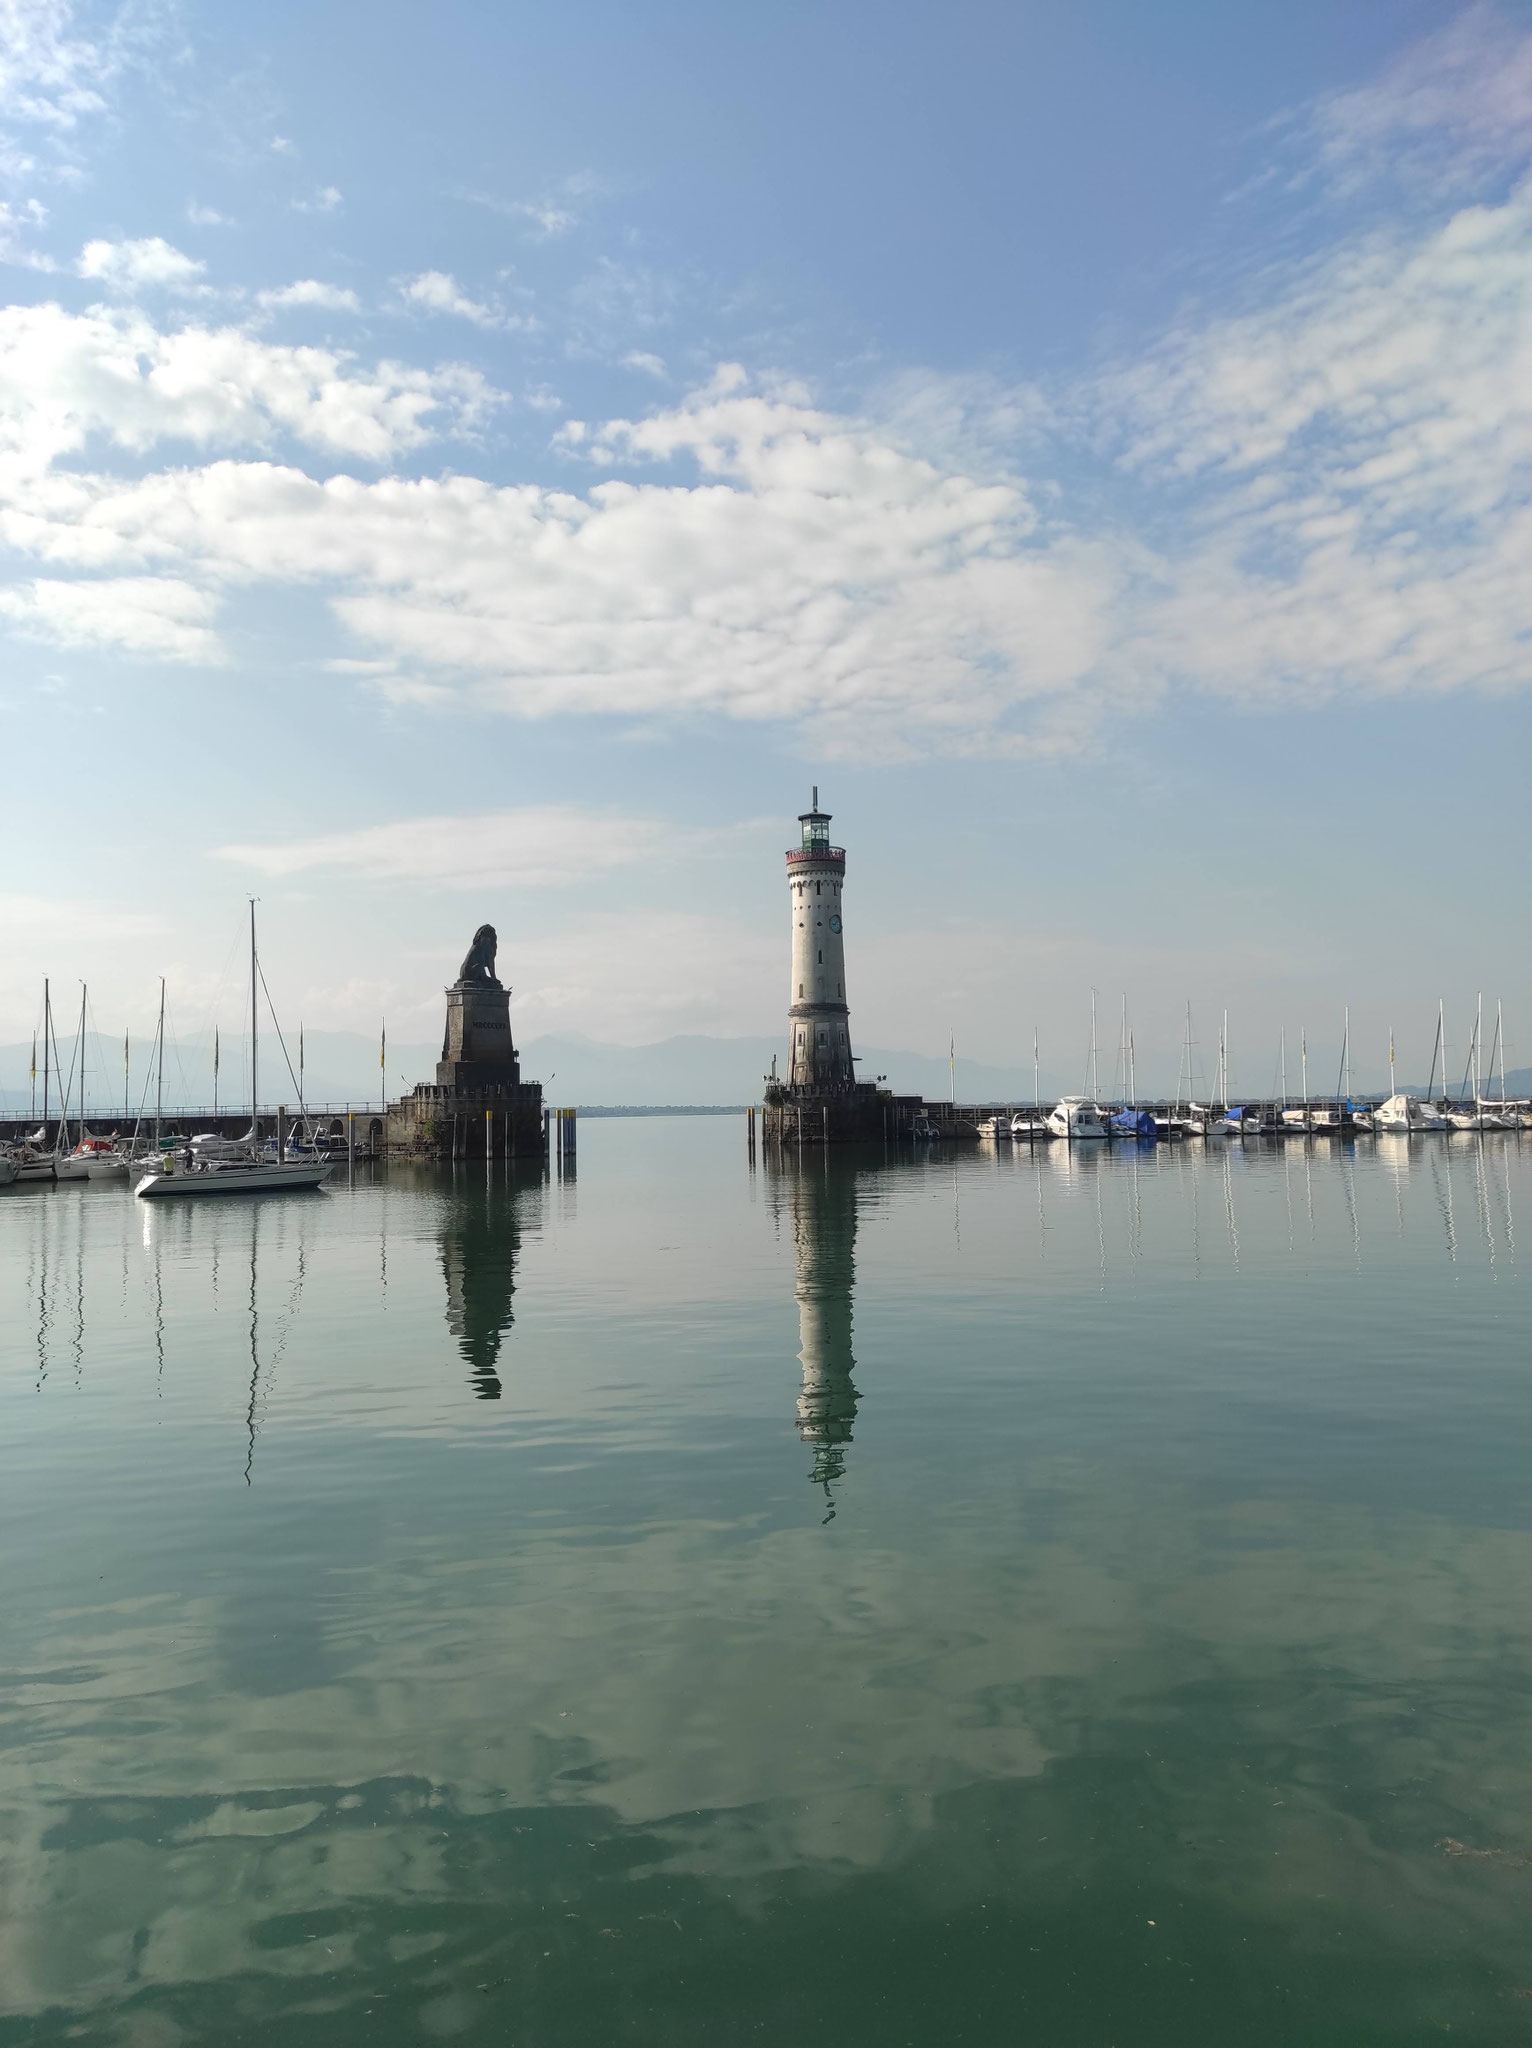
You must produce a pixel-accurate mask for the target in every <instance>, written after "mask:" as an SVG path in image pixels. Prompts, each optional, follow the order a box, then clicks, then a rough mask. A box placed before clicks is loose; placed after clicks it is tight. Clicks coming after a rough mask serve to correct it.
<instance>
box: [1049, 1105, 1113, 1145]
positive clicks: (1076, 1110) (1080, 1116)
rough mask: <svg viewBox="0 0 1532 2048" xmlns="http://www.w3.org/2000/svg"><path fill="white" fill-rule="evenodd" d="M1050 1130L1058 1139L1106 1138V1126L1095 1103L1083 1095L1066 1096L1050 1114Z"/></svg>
mask: <svg viewBox="0 0 1532 2048" xmlns="http://www.w3.org/2000/svg"><path fill="white" fill-rule="evenodd" d="M1048 1128H1049V1130H1050V1131H1051V1132H1052V1133H1053V1135H1054V1137H1056V1138H1068V1139H1070V1140H1071V1141H1073V1140H1075V1139H1077V1138H1104V1137H1105V1136H1106V1124H1105V1121H1104V1120H1103V1118H1102V1115H1101V1111H1100V1109H1099V1108H1098V1107H1097V1105H1096V1104H1095V1103H1094V1102H1087V1101H1086V1099H1085V1097H1084V1096H1083V1095H1065V1096H1063V1097H1062V1098H1061V1099H1060V1100H1059V1101H1058V1102H1057V1103H1055V1104H1054V1106H1053V1108H1052V1109H1050V1110H1049V1112H1048Z"/></svg>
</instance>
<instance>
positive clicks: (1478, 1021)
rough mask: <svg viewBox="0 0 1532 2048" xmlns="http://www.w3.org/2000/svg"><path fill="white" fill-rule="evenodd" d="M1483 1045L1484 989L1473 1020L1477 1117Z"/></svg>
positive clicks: (1474, 1086)
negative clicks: (1480, 1059) (1480, 1060)
mask: <svg viewBox="0 0 1532 2048" xmlns="http://www.w3.org/2000/svg"><path fill="white" fill-rule="evenodd" d="M1483 1044H1484V991H1483V989H1482V988H1481V989H1480V991H1479V1001H1478V1006H1477V1008H1476V1009H1475V1011H1474V1019H1473V1106H1474V1112H1475V1114H1476V1115H1477V1113H1478V1110H1479V1093H1480V1085H1481V1084H1480V1079H1479V1058H1480V1049H1481V1047H1482V1046H1483Z"/></svg>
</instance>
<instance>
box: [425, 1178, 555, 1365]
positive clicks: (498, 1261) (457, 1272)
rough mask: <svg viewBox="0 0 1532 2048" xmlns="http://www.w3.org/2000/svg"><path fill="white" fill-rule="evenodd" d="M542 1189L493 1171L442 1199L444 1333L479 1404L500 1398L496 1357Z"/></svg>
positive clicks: (465, 1180) (538, 1183)
mask: <svg viewBox="0 0 1532 2048" xmlns="http://www.w3.org/2000/svg"><path fill="white" fill-rule="evenodd" d="M540 1186H541V1180H540V1177H538V1178H535V1179H529V1178H527V1177H518V1176H517V1175H516V1172H515V1170H514V1168H512V1169H510V1170H509V1171H508V1170H507V1169H506V1168H504V1167H501V1168H499V1169H498V1170H497V1169H495V1168H493V1167H492V1168H491V1169H490V1171H489V1172H488V1173H486V1174H481V1175H476V1174H473V1173H471V1172H470V1173H467V1174H465V1175H464V1177H463V1178H462V1180H460V1181H458V1182H457V1184H456V1185H455V1186H454V1187H453V1189H452V1192H451V1194H450V1195H449V1196H448V1198H447V1203H446V1211H445V1215H444V1218H443V1223H442V1231H441V1261H442V1277H443V1278H444V1280H445V1281H446V1283H447V1328H448V1329H449V1330H450V1331H451V1332H452V1334H453V1336H454V1337H455V1338H456V1339H457V1346H458V1350H459V1352H460V1353H461V1355H462V1357H463V1359H464V1361H465V1363H466V1364H467V1367H468V1384H469V1386H470V1387H471V1388H472V1390H473V1392H474V1394H475V1395H476V1396H477V1398H478V1399H479V1400H481V1401H498V1400H499V1399H500V1392H501V1385H500V1352H501V1347H502V1345H503V1344H504V1342H505V1339H506V1337H507V1335H508V1333H509V1331H510V1328H511V1325H512V1323H514V1321H515V1320H516V1313H515V1306H514V1299H515V1294H516V1261H517V1258H518V1256H519V1254H520V1251H521V1232H522V1226H523V1222H524V1220H525V1204H526V1203H527V1202H528V1201H529V1200H532V1201H535V1200H536V1199H537V1197H538V1193H539V1191H540Z"/></svg>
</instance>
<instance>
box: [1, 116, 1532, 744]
mask: <svg viewBox="0 0 1532 2048" xmlns="http://www.w3.org/2000/svg"><path fill="white" fill-rule="evenodd" d="M1507 118H1508V117H1507ZM1454 204H1455V205H1456V211H1454V212H1444V211H1443V210H1442V208H1441V207H1440V206H1437V207H1436V209H1435V211H1434V213H1433V214H1432V216H1431V217H1430V218H1427V219H1424V220H1414V221H1412V220H1410V219H1409V218H1408V217H1407V216H1396V218H1395V220H1394V221H1393V223H1392V225H1391V226H1390V227H1389V229H1388V231H1387V232H1383V231H1372V232H1366V233H1362V232H1356V233H1353V234H1352V236H1351V237H1350V238H1349V239H1344V240H1341V241H1339V242H1336V243H1334V244H1333V245H1332V246H1331V247H1330V248H1329V249H1328V250H1327V251H1325V252H1323V253H1321V254H1319V255H1317V256H1314V257H1311V258H1310V259H1308V260H1306V261H1303V262H1294V263H1290V264H1289V265H1287V266H1286V267H1285V268H1276V267H1272V268H1268V269H1267V270H1266V271H1264V272H1263V273H1261V275H1260V277H1259V279H1258V281H1257V283H1256V284H1255V285H1254V286H1252V287H1249V288H1248V289H1247V293H1246V297H1245V300H1244V303H1243V304H1242V305H1241V307H1240V308H1239V310H1238V311H1237V312H1234V313H1230V312H1229V311H1228V310H1227V309H1226V307H1221V308H1220V309H1218V310H1217V311H1216V312H1214V313H1211V314H1210V313H1207V312H1205V311H1204V312H1200V313H1198V314H1196V315H1192V314H1188V315H1187V316H1186V317H1185V318H1184V319H1183V320H1182V321H1181V322H1180V323H1179V325H1178V326H1177V328H1176V329H1175V331H1174V332H1172V333H1170V334H1169V335H1167V336H1165V337H1164V339H1163V341H1162V342H1161V344H1160V345H1159V346H1157V347H1155V348H1152V349H1150V350H1148V351H1147V352H1145V353H1144V354H1143V355H1142V356H1140V358H1139V359H1138V360H1137V361H1134V362H1131V363H1126V364H1124V365H1122V366H1120V367H1119V368H1118V369H1116V370H1115V371H1113V372H1112V373H1111V374H1108V375H1104V376H1099V377H1096V378H1094V379H1092V380H1082V381H1081V382H1079V383H1077V384H1075V385H1073V386H1062V385H1061V386H1058V387H1055V389H1054V390H1053V391H1052V392H1051V393H1039V392H1038V391H1037V390H1035V389H1031V388H1025V387H1023V388H1018V389H1017V390H1015V391H1009V392H1008V391H1005V390H1002V389H999V388H996V387H993V386H991V385H988V384H986V383H984V382H983V381H982V380H970V382H969V383H968V384H967V385H966V386H965V385H959V384H957V383H954V382H953V381H952V380H942V379H925V380H922V379H918V378H915V377H907V378H906V379H904V380H903V381H902V384H901V386H900V387H899V389H898V391H897V393H895V394H894V397H893V401H892V403H891V405H890V407H889V409H888V416H886V417H884V418H878V417H875V416H871V415H869V416H856V415H853V414H850V413H846V412H832V411H828V410H825V409H823V408H821V407H819V406H816V404H815V403H814V402H813V400H812V398H811V396H810V395H809V394H808V393H806V392H805V391H803V390H801V389H799V388H796V387H793V386H790V385H787V384H784V383H770V382H766V381H762V380H759V379H753V378H751V377H749V376H747V375H746V374H745V372H744V371H742V370H739V369H729V370H725V371H723V372H721V373H720V374H719V375H718V376H717V377H716V378H715V379H714V380H713V381H712V382H711V383H710V384H709V385H708V386H706V387H705V388H704V389H702V390H700V391H697V392H694V393H693V394H692V395H691V396H689V397H688V398H686V399H684V400H682V401H680V402H677V403H670V404H664V405H660V406H658V407H656V409H654V410H653V411H651V412H649V413H647V414H645V415H643V416H641V417H634V418H631V419H617V420H609V421H606V422H596V423H591V422H569V423H568V424H567V425H566V426H565V427H564V428H563V429H561V430H560V433H559V434H558V436H557V437H556V448H557V450H558V451H559V452H560V453H561V454H562V455H563V456H564V457H565V458H567V459H568V460H569V461H570V463H571V464H572V465H575V466H577V470H578V473H579V474H580V475H581V476H582V477H583V478H586V479H588V482H585V483H582V484H581V486H580V487H579V488H576V489H565V490H555V489H551V488H548V487H547V486H546V485H543V484H538V483H532V482H524V483H511V484H496V483H492V482H489V481H487V480H483V479H480V478H477V477H473V476H463V475H451V474H439V475H436V476H433V477H426V478H409V477H402V476H387V477H384V478H382V479H380V480H376V481H371V482H368V481H362V480H360V479H358V478H356V477H352V476H345V475H339V476H330V477H328V478H327V479H324V480H320V479H318V478H316V477H313V476H310V475H308V474H306V473H305V472H304V471H303V470H302V469H301V468H298V467H296V466H279V465H278V464H277V463H276V462H274V461H269V460H259V461H254V460H246V459H242V458H243V456H244V454H245V453H246V452H247V451H249V450H250V449H252V448H253V449H255V450H256V451H260V452H263V451H266V450H269V449H270V448H271V447H272V446H273V444H274V443H275V442H277V441H278V440H279V439H281V438H283V437H291V438H292V439H295V440H297V441H299V442H301V443H303V444H305V445H307V446H309V447H314V448H321V449H324V450H325V451H326V452H327V453H338V454H342V455H345V456H351V457H357V458H365V459H367V460H372V461H380V462H394V461H397V460H399V459H400V458H402V457H404V456H407V455H408V454H409V453H410V452H411V451H412V450H414V449H416V448H418V447H419V446H420V445H422V444H423V442H424V441H425V440H426V439H427V438H428V436H429V435H430V434H431V433H432V432H433V431H440V430H441V429H443V428H444V427H448V426H451V425H454V424H457V425H464V424H471V422H472V420H473V419H474V418H475V417H476V416H477V415H478V414H479V413H480V412H482V410H483V408H484V407H485V406H487V405H488V404H489V403H491V402H492V394H490V393H489V392H488V391H487V389H486V387H485V386H484V385H483V384H482V382H480V381H478V380H476V379H474V378H473V377H472V375H471V373H469V372H467V371H461V370H455V369H449V370H443V371H436V372H431V373H427V372H419V371H411V370H406V369H403V368H402V367H401V366H399V365H394V364H385V365H381V366H379V367H378V368H377V369H376V370H372V371H367V370H364V369H362V368H361V367H360V366H359V365H357V364H356V363H355V362H354V361H353V360H352V359H351V358H350V357H347V356H344V355H341V354H338V353H335V352H332V351H326V350H313V349H309V350H300V349H288V350H282V349H274V348H270V347H268V346H267V345H265V344H263V343H260V342H258V341H256V340H254V339H253V338H252V337H251V336H250V335H249V334H248V333H244V332H242V331H239V330H219V331H212V330H208V329H204V328H197V327H188V328H183V329H181V330H178V331H175V332H162V331H161V330H160V329H158V328H157V327H155V326H154V325H153V324H152V323H150V322H149V321H147V320H146V319H145V318H144V317H143V316H142V315H133V316H128V315H114V314H109V313H106V312H103V311H102V310H101V309H95V310H94V311H92V312H91V313H90V314H87V315H85V316H82V317H80V318H75V317H74V316H70V315H66V314H64V313H62V312H61V311H60V310H59V309H58V308H57V307H42V308H17V307H12V308H9V309H3V310H0V538H3V539H4V541H5V542H6V543H7V544H8V545H9V546H10V547H11V548H12V549H14V550H15V551H17V552H18V553H19V554H21V555H22V556H24V557H28V558H30V559H31V561H33V562H34V563H38V564H46V565H52V567H53V569H54V570H55V571H56V572H59V573H68V574H71V575H76V576H84V575H87V574H92V573H93V574H100V575H105V576H109V577H112V578H116V579H134V578H149V579H154V578H166V579H173V580H175V581H176V582H178V583H179V584H184V585H185V586H188V587H193V588H197V589H201V590H207V591H211V592H214V593H218V592H221V591H222V590H224V589H226V588H227V587H229V586H230V585H232V584H235V583H264V584H268V585H283V584H286V585H299V584H302V585H306V586H310V587H314V588H317V589H318V590H320V591H321V592H322V593H323V594H324V595H325V596H326V597H327V598H328V599H329V601H330V603H331V606H332V608H333V611H334V614H335V616H336V617H337V619H338V620H339V621H340V623H341V625H342V626H343V628H344V629H346V631H347V632H348V633H349V635H350V636H351V641H352V646H351V648H350V649H349V650H345V651H346V652H348V653H349V654H351V655H354V656H355V657H357V658H360V659H364V660H368V661H376V662H377V663H379V664H380V665H379V666H378V667H377V668H376V669H375V670H373V671H372V674H371V682H370V687H372V688H374V689H375V690H376V691H377V692H378V693H379V694H380V695H382V696H384V697H385V698H389V699H391V700H392V701H395V702H409V703H414V704H417V705H426V704H430V703H433V702H436V703H440V702H442V701H443V700H444V698H446V697H448V696H450V695H452V694H454V693H455V694H458V695H460V696H463V697H466V698H467V699H468V700H469V701H471V702H472V703H474V704H475V705H477V706H480V707H484V708H492V709H498V710H502V711H505V712H508V713H511V714H514V715H516V716H520V717H544V716H551V715H555V714H563V713H575V714H599V715H605V716H609V717H615V718H622V719H642V718H652V717H689V716H693V715H709V716H724V717H729V718H736V719H743V720H751V721H764V720H779V721H795V720H801V719H804V718H806V717H812V718H813V720H814V721H815V724H814V730H815V735H816V745H817V746H818V747H819V748H820V749H821V751H824V752H828V751H829V750H831V749H833V748H835V747H840V748H842V749H844V750H846V751H849V752H854V753H861V754H865V753H867V752H868V751H869V750H888V751H893V750H903V751H905V752H907V753H908V752H914V753H919V752H921V751H923V750H935V749H940V750H943V751H958V752H961V751H975V752H982V753H1004V752H1026V751H1039V750H1054V751H1059V750H1067V749H1071V748H1076V747H1079V746H1081V745H1083V744H1087V743H1088V742H1089V740H1090V737H1091V735H1092V733H1093V731H1094V730H1095V729H1096V728H1097V727H1098V726H1099V722H1100V720H1101V717H1102V715H1103V713H1104V712H1105V711H1106V710H1109V709H1114V710H1124V709H1129V710H1131V709H1134V708H1141V707H1143V706H1145V705H1147V704H1150V703H1152V702H1154V701H1155V700H1156V699H1157V698H1158V697H1159V696H1161V695H1162V694H1163V693H1165V692H1166V691H1169V690H1174V689H1187V688H1190V689H1195V690H1200V691H1205V692H1217V693H1222V694H1226V695H1230V696H1233V697H1237V698H1240V699H1243V700H1247V701H1250V702H1255V703H1259V702H1272V701H1288V702H1291V701H1310V700H1312V699H1314V698H1316V697H1319V696H1323V695H1327V694H1333V693H1337V692H1343V693H1346V694H1348V695H1351V696H1354V697H1359V698H1366V697H1376V696H1380V695H1386V694H1389V693H1399V692H1407V691H1413V692H1432V693H1441V692H1446V691H1452V690H1461V689H1470V688H1474V689H1480V690H1485V691H1493V690H1506V689H1512V688H1522V687H1524V686H1525V682H1526V661H1525V648H1526V645H1527V643H1528V640H1529V639H1532V511H1529V510H1528V509H1527V506H1528V503H1529V497H1532V493H1529V489H1528V486H1529V483H1532V374H1529V372H1532V185H1519V186H1515V187H1514V188H1513V189H1512V190H1510V191H1509V192H1508V193H1505V192H1502V193H1500V194H1498V196H1494V197H1492V198H1489V199H1473V200H1470V201H1468V202H1466V203H1463V202H1461V200H1455V201H1454ZM172 253H174V252H172ZM308 288H309V287H308V286H307V285H305V286H300V287H290V288H288V289H290V290H307V289H308ZM315 288H316V289H328V288H325V287H315ZM403 289H404V292H405V296H406V300H407V302H408V303H411V304H414V305H417V306H419V307H420V308H421V309H422V310H430V311H436V312H444V313H450V314H455V315H457V316H458V317H464V318H468V319H470V320H476V321H477V322H478V323H479V324H491V323H497V322H500V321H502V320H503V318H504V316H503V315H502V314H500V313H499V311H498V310H497V309H496V308H494V307H492V306H488V305H484V304H481V303H479V302H477V301H475V300H473V299H471V298H469V297H468V296H467V295H466V294H465V293H464V292H463V291H462V290H461V289H460V287H459V286H458V284H457V282H456V280H455V279H454V278H453V277H451V275H450V274H449V273H447V272H442V271H430V272H425V273H423V274H421V275H420V276H417V277H415V278H412V279H410V280H409V281H408V282H407V284H406V285H405V286H404V287H403ZM629 331H630V332H631V326H630V329H629ZM635 360H637V358H635ZM656 360H657V359H656ZM92 437H99V439H100V441H101V442H102V443H104V444H105V445H106V446H107V447H108V449H115V450H118V451H130V452H131V451H144V452H147V451H148V450H149V449H150V448H151V447H152V446H153V444H154V443H155V442H157V441H161V440H166V439H171V438H178V439H182V440H188V441H191V442H193V443H194V444H196V445H197V446H199V447H203V448H206V449H208V450H209V451H210V453H211V457H212V459H210V460H209V461H208V462H207V463H206V464H205V466H203V467H186V468H175V469H164V470H158V471H151V472H150V473H149V474H147V475H143V476H139V477H133V476H123V475H117V474H113V473H110V472H109V469H108V468H107V467H106V466H103V463H102V461H100V460H97V459H96V458H95V457H94V453H93V450H92V448H91V447H90V445H89V444H90V443H91V440H92ZM1018 449H1025V451H1026V454H1027V458H1028V460H1027V469H1028V471H1029V475H1028V476H1027V477H1025V478H1024V477H1023V476H1021V475H1020V474H1018V470H1017V450H1018ZM65 456H67V457H69V458H71V460H70V462H69V465H68V466H67V467H64V466H54V464H55V461H56V458H60V457H65ZM87 456H88V457H90V458H91V459H90V460H82V459H81V458H82V457H87ZM1103 459H1104V460H1105V461H1106V463H1107V464H1108V465H1109V467H1108V468H1107V470H1106V472H1105V473H1103V469H1102V462H1103ZM79 587H80V586H77V585H70V586H68V588H70V589H76V588H79ZM49 602H53V600H49ZM60 602H62V601H61V600H60ZM42 604H43V601H42V600H40V599H37V598H35V597H29V598H27V599H26V600H25V602H24V603H23V605H22V615H23V616H26V617H28V618H29V619H30V620H31V621H32V622H33V623H34V624H36V623H37V622H38V621H39V620H40V619H41V618H42V617H43V612H42V610H41V609H40V607H42ZM111 615H113V607H110V606H109V607H107V616H108V617H110V616H111ZM193 623H194V624H198V622H193ZM199 630H200V624H199Z"/></svg>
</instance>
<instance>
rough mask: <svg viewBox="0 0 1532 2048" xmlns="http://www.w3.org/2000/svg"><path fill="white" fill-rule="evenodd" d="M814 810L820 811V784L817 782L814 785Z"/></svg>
mask: <svg viewBox="0 0 1532 2048" xmlns="http://www.w3.org/2000/svg"><path fill="white" fill-rule="evenodd" d="M814 808H815V810H816V811H817V810H818V809H819V784H818V783H817V782H816V783H815V784H814Z"/></svg>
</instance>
